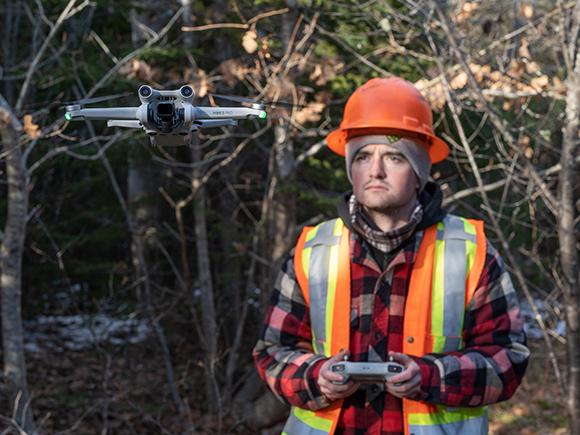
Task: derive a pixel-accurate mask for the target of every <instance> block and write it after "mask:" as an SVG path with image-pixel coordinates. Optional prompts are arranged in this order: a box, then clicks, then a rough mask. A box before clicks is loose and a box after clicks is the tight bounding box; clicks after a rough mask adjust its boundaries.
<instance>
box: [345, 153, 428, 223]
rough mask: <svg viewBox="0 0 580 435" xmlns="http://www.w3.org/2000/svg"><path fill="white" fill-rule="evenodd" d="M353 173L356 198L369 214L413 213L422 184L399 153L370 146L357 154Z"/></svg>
mask: <svg viewBox="0 0 580 435" xmlns="http://www.w3.org/2000/svg"><path fill="white" fill-rule="evenodd" d="M350 169H351V176H352V185H353V191H354V195H355V196H356V199H357V200H358V202H359V203H360V204H361V205H363V206H364V207H365V208H366V209H367V210H368V211H369V212H371V213H373V212H377V213H382V214H386V215H391V214H399V213H401V212H406V211H407V210H408V212H409V214H410V213H411V211H412V210H413V208H414V206H415V203H416V200H417V189H418V188H419V181H418V179H417V175H416V174H415V171H414V170H413V167H412V166H411V164H410V163H409V161H408V160H407V159H406V158H405V157H404V156H403V154H402V153H401V152H400V151H399V150H397V149H396V148H393V147H391V146H389V145H382V144H377V145H367V146H365V147H363V148H361V149H360V150H359V151H358V152H357V153H356V155H355V157H354V160H353V162H352V166H351V168H350ZM407 217H408V216H407Z"/></svg>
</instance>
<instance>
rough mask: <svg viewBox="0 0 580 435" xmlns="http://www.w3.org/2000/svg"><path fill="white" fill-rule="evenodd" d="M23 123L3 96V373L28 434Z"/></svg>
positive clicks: (0, 276) (0, 114) (16, 413)
mask: <svg viewBox="0 0 580 435" xmlns="http://www.w3.org/2000/svg"><path fill="white" fill-rule="evenodd" d="M21 133H22V126H21V125H20V123H19V121H18V120H17V119H16V118H15V116H14V115H13V114H12V112H11V111H10V110H9V108H8V104H7V103H6V101H5V100H4V97H2V96H1V95H0V136H1V137H2V141H3V142H4V152H6V154H7V157H6V175H7V181H8V211H7V216H6V227H5V229H4V234H3V237H2V244H1V245H0V268H1V271H0V286H1V287H2V290H1V294H2V308H1V310H2V343H3V359H4V370H3V375H4V377H5V379H6V381H7V382H8V388H9V389H10V391H11V396H12V397H11V401H10V402H11V403H10V406H11V408H12V415H13V416H14V420H15V421H14V423H15V424H17V425H18V426H20V427H21V428H23V429H24V431H25V432H26V433H28V434H32V433H35V432H36V429H35V424H34V419H33V416H32V408H31V405H30V397H29V394H28V386H27V382H26V362H25V360H24V342H23V337H22V313H21V301H22V252H23V250H24V239H25V236H26V217H27V213H28V181H27V178H26V168H25V167H24V162H23V158H22V147H21V146H19V142H18V138H19V136H20V134H21Z"/></svg>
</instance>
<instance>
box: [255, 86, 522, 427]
mask: <svg viewBox="0 0 580 435" xmlns="http://www.w3.org/2000/svg"><path fill="white" fill-rule="evenodd" d="M327 143H328V146H329V147H330V148H331V149H332V150H333V151H334V152H336V153H338V154H340V155H343V156H345V159H346V170H347V174H348V178H349V180H350V181H351V182H352V185H353V191H352V192H348V193H346V194H344V195H343V196H342V197H341V200H340V203H339V207H338V209H339V210H338V211H339V216H340V218H339V219H335V220H332V221H328V222H324V223H322V224H320V225H318V226H317V227H314V228H306V229H305V230H304V232H303V233H302V236H301V237H300V240H299V241H298V244H297V246H296V248H295V249H294V251H293V252H292V253H291V254H290V256H289V258H288V260H287V261H286V263H285V264H284V266H283V268H282V271H281V272H280V274H279V276H278V279H277V281H276V285H275V287H274V291H273V294H272V298H271V306H270V309H269V312H268V314H267V317H266V323H265V326H264V329H263V331H262V335H261V338H260V340H259V341H258V343H257V345H256V348H255V349H254V358H255V361H256V366H257V368H258V371H259V372H260V374H261V376H262V378H264V380H265V382H266V384H267V385H268V387H269V388H270V389H271V390H272V391H273V392H274V393H275V394H276V395H277V396H278V398H280V399H281V400H282V401H284V402H286V403H289V404H290V405H292V406H293V407H292V412H291V415H290V417H289V419H288V421H287V422H286V425H285V427H284V431H283V433H285V434H287V435H297V434H298V435H302V434H316V435H323V434H351V435H359V434H361V435H362V434H367V433H368V434H373V435H374V434H377V435H379V434H380V435H391V434H403V433H404V434H405V435H409V434H415V435H420V434H437V435H439V434H447V435H448V434H470V435H471V434H486V433H487V431H488V421H487V413H486V409H485V405H487V404H491V403H496V402H499V401H502V400H506V399H508V398H510V397H511V396H512V395H513V393H514V392H515V390H516V388H517V386H518V385H519V383H520V382H521V380H522V377H523V375H524V372H525V369H526V367H527V363H528V358H529V350H528V348H527V347H526V339H525V335H524V332H523V324H522V322H521V320H520V316H519V307H518V301H517V297H516V294H515V291H514V288H513V286H512V283H511V280H510V278H509V276H508V274H507V272H506V269H505V266H504V263H503V261H502V259H501V258H500V256H499V255H498V253H497V251H496V250H495V249H494V248H493V246H491V245H490V244H489V243H488V242H487V240H486V238H485V234H484V231H483V223H482V222H479V221H473V220H467V219H464V218H461V217H457V216H452V215H449V214H447V212H446V211H445V210H444V209H442V208H441V201H442V193H441V190H440V189H439V186H438V185H437V184H436V183H433V182H429V181H428V176H429V171H430V168H431V164H432V163H437V162H439V161H441V160H443V159H444V158H445V157H446V156H447V154H448V153H449V148H448V146H447V145H446V144H445V142H444V141H442V140H441V139H439V138H437V137H436V136H435V134H434V133H433V124H432V114H431V109H430V107H429V105H428V104H427V102H426V101H425V99H424V98H423V97H422V96H421V94H420V93H419V92H418V91H417V90H416V89H415V88H414V87H413V86H412V85H411V84H410V83H408V82H406V81H404V80H402V79H400V78H388V79H382V78H381V79H372V80H370V81H369V82H367V83H366V84H364V85H363V86H362V87H360V88H359V89H357V90H356V91H355V92H354V93H353V95H352V96H351V97H350V98H349V100H348V102H347V103H346V107H345V111H344V118H343V122H342V123H341V126H340V128H339V129H338V130H336V131H334V132H332V133H331V134H329V136H328V137H327ZM346 358H348V359H349V360H350V361H354V362H385V361H389V360H392V361H396V362H398V363H400V364H402V365H403V366H404V367H405V370H404V371H403V372H402V373H400V374H398V375H396V376H393V377H391V378H390V380H389V381H388V382H384V383H378V384H377V383H375V384H359V383H355V382H353V381H352V380H349V381H348V382H347V383H345V384H344V385H336V384H334V383H333V381H337V382H340V381H341V380H343V378H342V376H341V375H339V374H337V373H333V372H332V371H330V366H331V365H332V364H334V363H337V362H339V361H342V360H344V359H346Z"/></svg>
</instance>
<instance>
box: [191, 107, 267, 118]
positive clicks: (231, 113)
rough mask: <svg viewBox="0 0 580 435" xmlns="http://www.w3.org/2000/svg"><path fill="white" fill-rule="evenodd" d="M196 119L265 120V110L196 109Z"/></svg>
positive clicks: (235, 108)
mask: <svg viewBox="0 0 580 435" xmlns="http://www.w3.org/2000/svg"><path fill="white" fill-rule="evenodd" d="M194 109H195V119H196V120H205V119H246V118H265V117H266V112H265V111H263V110H257V109H249V108H246V107H195V108H194Z"/></svg>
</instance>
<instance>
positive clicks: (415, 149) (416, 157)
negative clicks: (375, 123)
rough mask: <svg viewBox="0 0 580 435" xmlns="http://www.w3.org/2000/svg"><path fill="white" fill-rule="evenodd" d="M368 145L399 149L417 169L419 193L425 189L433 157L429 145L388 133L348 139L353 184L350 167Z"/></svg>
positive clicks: (347, 165)
mask: <svg viewBox="0 0 580 435" xmlns="http://www.w3.org/2000/svg"><path fill="white" fill-rule="evenodd" d="M367 145H389V146H391V147H393V148H395V149H397V150H399V151H400V152H401V154H403V156H405V158H406V159H407V160H408V161H409V163H410V164H411V166H412V167H413V169H414V170H415V174H416V175H417V179H418V180H419V191H418V192H417V193H420V192H421V191H422V190H423V188H424V187H425V184H427V179H428V178H429V171H430V170H431V158H430V157H429V150H428V149H427V146H426V145H425V144H423V143H422V142H420V141H418V140H416V139H412V138H407V137H403V136H393V135H386V134H373V135H364V136H355V137H352V138H350V139H348V140H347V142H346V148H345V151H346V154H345V159H346V174H347V176H348V179H349V181H350V182H351V184H352V176H351V173H350V167H351V165H352V161H353V160H354V156H355V155H356V153H357V152H358V150H360V149H361V148H363V147H365V146H367Z"/></svg>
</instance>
